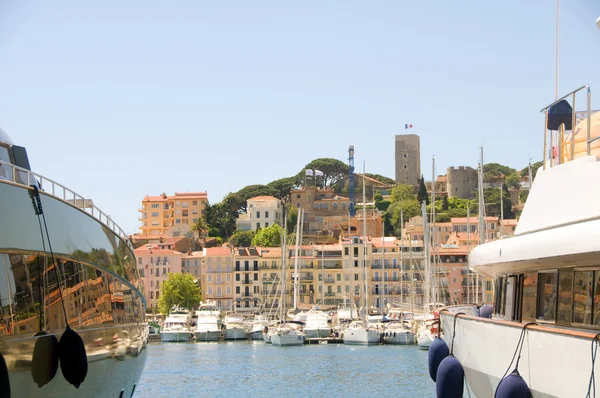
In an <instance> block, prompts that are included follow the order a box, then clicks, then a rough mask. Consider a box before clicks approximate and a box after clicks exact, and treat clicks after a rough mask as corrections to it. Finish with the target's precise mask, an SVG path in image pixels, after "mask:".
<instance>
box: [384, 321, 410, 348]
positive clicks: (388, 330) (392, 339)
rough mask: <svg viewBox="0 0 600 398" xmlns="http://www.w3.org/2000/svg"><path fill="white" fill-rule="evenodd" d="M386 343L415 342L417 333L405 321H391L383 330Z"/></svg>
mask: <svg viewBox="0 0 600 398" xmlns="http://www.w3.org/2000/svg"><path fill="white" fill-rule="evenodd" d="M383 342H384V343H385V344H402V345H406V344H415V334H414V333H413V332H412V331H411V330H410V328H409V327H408V326H407V325H406V324H405V323H404V321H397V322H390V323H389V324H388V325H387V326H386V327H385V329H384V330H383Z"/></svg>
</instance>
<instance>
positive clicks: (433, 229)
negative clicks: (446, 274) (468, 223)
mask: <svg viewBox="0 0 600 398" xmlns="http://www.w3.org/2000/svg"><path fill="white" fill-rule="evenodd" d="M431 174H432V178H431V222H430V224H431V247H432V248H433V265H434V267H433V271H434V272H435V274H433V275H434V277H435V284H434V286H435V288H434V293H435V294H434V300H435V303H434V305H435V306H437V303H438V302H439V297H438V296H439V294H440V281H439V277H440V270H439V269H438V267H439V264H438V262H437V255H436V253H437V250H436V245H437V228H436V226H435V156H433V157H432V159H431Z"/></svg>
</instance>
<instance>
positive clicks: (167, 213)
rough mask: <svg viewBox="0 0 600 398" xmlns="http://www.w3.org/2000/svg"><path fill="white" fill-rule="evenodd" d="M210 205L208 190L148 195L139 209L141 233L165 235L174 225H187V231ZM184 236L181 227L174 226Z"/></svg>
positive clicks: (185, 228)
mask: <svg viewBox="0 0 600 398" xmlns="http://www.w3.org/2000/svg"><path fill="white" fill-rule="evenodd" d="M207 205H208V195H207V193H206V192H175V194H174V195H172V196H167V194H165V193H162V194H161V195H158V196H148V195H146V196H145V197H144V199H142V207H141V208H140V209H139V212H140V213H141V214H140V217H139V221H140V222H141V226H140V235H144V236H164V237H168V236H167V235H166V232H167V230H168V229H170V228H172V227H180V226H187V227H184V228H183V229H184V230H185V231H186V232H187V231H189V229H190V226H192V225H193V224H194V223H196V221H197V220H198V218H200V217H201V216H202V212H203V211H204V209H205V208H206V206H207ZM173 230H174V231H177V233H178V234H179V235H180V236H183V233H182V229H181V228H173Z"/></svg>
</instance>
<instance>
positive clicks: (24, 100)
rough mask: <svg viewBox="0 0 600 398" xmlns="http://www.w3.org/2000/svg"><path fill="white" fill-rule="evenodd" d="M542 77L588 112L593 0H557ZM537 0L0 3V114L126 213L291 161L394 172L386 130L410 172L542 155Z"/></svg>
mask: <svg viewBox="0 0 600 398" xmlns="http://www.w3.org/2000/svg"><path fill="white" fill-rule="evenodd" d="M562 3H563V4H561V11H560V13H561V27H560V71H559V73H560V76H559V89H560V91H561V92H567V91H569V90H570V89H573V88H576V87H578V86H580V85H582V84H585V83H589V84H591V85H592V89H594V88H595V89H596V93H597V94H596V98H597V99H596V102H595V104H596V107H597V108H600V73H599V72H598V70H599V69H598V65H600V30H598V29H597V28H596V26H595V24H594V22H595V20H596V18H597V17H598V16H600V2H598V1H597V0H571V1H562ZM554 7H555V2H554V0H546V1H540V0H529V1H512V0H511V1H503V2H490V1H481V0H464V1H458V2H447V1H429V2H425V1H377V2H364V1H327V2H324V1H304V2H287V1H229V2H215V1H210V2H209V1H173V2H164V1H160V2H159V1H149V0H144V1H138V0H129V1H113V0H105V1H101V2H89V1H79V0H78V1H74V0H72V1H67V0H65V1H59V0H44V1H33V0H29V1H28V0H19V1H14V0H13V1H11V0H0V127H1V128H3V129H4V130H5V131H6V132H7V133H8V134H9V135H10V136H11V137H12V138H13V140H15V141H16V142H18V143H19V144H21V145H24V146H26V147H27V148H28V151H29V155H30V160H31V164H32V167H33V168H34V170H35V171H37V172H40V173H41V174H44V175H47V176H48V177H50V178H53V179H55V180H57V181H59V182H61V183H63V184H65V185H67V186H69V187H70V188H72V189H74V190H75V191H77V192H79V193H81V194H83V195H84V196H86V197H90V198H93V199H94V201H95V202H96V204H97V205H98V206H99V207H100V208H102V209H103V210H105V211H106V212H108V213H109V214H111V215H112V216H113V218H114V219H115V220H116V221H117V222H118V223H119V224H120V225H121V226H122V227H123V228H124V229H125V230H126V231H127V232H135V231H136V229H137V228H138V226H139V222H138V220H137V218H138V214H139V213H138V212H137V209H138V208H139V207H140V201H141V199H142V198H143V197H144V195H146V194H159V193H161V192H166V193H168V194H172V193H173V192H174V191H188V190H191V191H203V190H206V191H208V195H209V200H210V201H211V202H216V201H219V200H221V198H222V197H223V196H224V195H225V194H226V193H227V192H230V191H236V190H238V189H240V188H242V187H243V186H245V185H249V184H256V183H268V182H269V181H272V180H275V179H277V178H281V177H286V176H289V175H293V174H295V173H297V172H298V171H299V170H300V169H301V168H302V167H303V166H304V165H305V164H306V163H308V162H309V161H310V160H312V159H314V158H318V157H335V158H338V159H340V160H345V159H346V157H347V150H348V145H350V144H352V145H354V146H355V149H356V162H357V165H361V167H362V161H363V160H364V161H366V162H367V171H368V172H373V173H380V174H383V175H387V176H389V177H392V178H393V177H394V134H398V133H405V130H404V124H405V123H412V124H413V125H414V128H413V129H412V130H410V132H412V133H416V134H419V135H420V136H421V160H422V164H421V167H422V170H423V173H424V174H425V176H426V178H430V176H431V166H430V164H431V156H432V155H433V154H435V155H436V159H437V164H438V174H444V173H445V169H446V168H447V167H448V166H452V165H455V166H458V165H471V166H475V165H476V164H477V158H478V149H477V147H478V146H479V145H480V144H483V145H484V150H485V161H486V162H498V163H503V164H507V165H510V166H512V167H515V168H519V169H520V168H522V167H524V166H525V165H526V164H527V161H528V159H529V158H530V157H533V158H534V160H538V159H540V157H541V153H542V126H543V120H542V118H541V115H540V113H539V109H540V108H542V107H543V106H545V105H546V104H547V103H549V102H551V101H552V100H553V99H554V18H555V10H554Z"/></svg>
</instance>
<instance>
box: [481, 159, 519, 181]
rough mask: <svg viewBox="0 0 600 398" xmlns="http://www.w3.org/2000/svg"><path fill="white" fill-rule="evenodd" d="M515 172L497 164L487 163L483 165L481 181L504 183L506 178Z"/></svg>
mask: <svg viewBox="0 0 600 398" xmlns="http://www.w3.org/2000/svg"><path fill="white" fill-rule="evenodd" d="M515 171H516V170H515V169H513V168H510V167H508V166H504V165H501V164H499V163H487V164H484V165H483V180H484V181H485V182H498V181H504V179H505V178H506V176H508V175H509V174H511V173H514V172H515Z"/></svg>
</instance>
